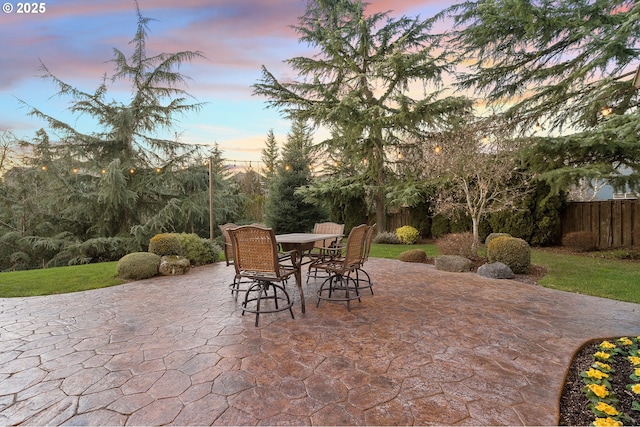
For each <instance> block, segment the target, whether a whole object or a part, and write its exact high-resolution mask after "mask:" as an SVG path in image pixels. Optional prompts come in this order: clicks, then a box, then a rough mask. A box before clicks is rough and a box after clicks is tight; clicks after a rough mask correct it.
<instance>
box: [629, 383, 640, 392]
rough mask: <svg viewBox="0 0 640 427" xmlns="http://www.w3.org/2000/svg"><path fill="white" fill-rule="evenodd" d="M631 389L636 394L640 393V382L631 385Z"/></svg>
mask: <svg viewBox="0 0 640 427" xmlns="http://www.w3.org/2000/svg"><path fill="white" fill-rule="evenodd" d="M631 391H632V392H634V393H635V394H640V384H634V385H632V386H631Z"/></svg>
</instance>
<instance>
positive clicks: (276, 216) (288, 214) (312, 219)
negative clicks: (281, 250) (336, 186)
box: [265, 121, 327, 233]
mask: <svg viewBox="0 0 640 427" xmlns="http://www.w3.org/2000/svg"><path fill="white" fill-rule="evenodd" d="M310 149H311V134H310V132H309V130H308V129H307V127H306V126H304V125H303V124H302V123H301V122H300V121H294V123H293V126H292V128H291V132H290V133H289V135H288V137H287V142H286V143H285V144H284V146H283V147H282V159H281V160H280V163H279V165H278V169H277V174H276V175H275V176H274V177H273V180H272V182H271V188H270V191H269V197H268V199H267V203H266V206H265V221H266V223H267V225H268V226H269V227H272V228H273V229H274V230H275V231H276V232H277V233H296V232H309V231H311V230H313V226H314V224H315V223H316V222H321V221H323V220H325V219H326V217H327V215H326V213H325V212H324V210H323V209H322V208H321V207H320V206H319V205H317V204H315V203H311V202H309V201H306V200H305V197H304V196H303V195H301V194H299V193H298V192H297V191H296V190H298V189H299V188H301V187H305V186H308V185H309V184H310V183H311V169H310V167H309V166H310V164H311V160H310Z"/></svg>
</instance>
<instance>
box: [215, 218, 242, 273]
mask: <svg viewBox="0 0 640 427" xmlns="http://www.w3.org/2000/svg"><path fill="white" fill-rule="evenodd" d="M236 227H238V226H237V225H236V224H234V223H232V222H228V223H226V224H223V225H219V226H218V228H219V229H220V232H221V233H222V237H223V238H224V248H223V250H224V259H225V261H226V262H227V266H229V265H231V264H233V246H232V244H231V236H230V235H229V229H230V228H236Z"/></svg>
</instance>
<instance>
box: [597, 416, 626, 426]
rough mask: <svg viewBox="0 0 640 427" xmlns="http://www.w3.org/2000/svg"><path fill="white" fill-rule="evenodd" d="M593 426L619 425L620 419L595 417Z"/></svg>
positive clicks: (620, 423)
mask: <svg viewBox="0 0 640 427" xmlns="http://www.w3.org/2000/svg"><path fill="white" fill-rule="evenodd" d="M593 425H594V426H621V425H623V424H622V421H618V420H614V419H613V418H611V417H607V418H596V420H595V421H594V422H593Z"/></svg>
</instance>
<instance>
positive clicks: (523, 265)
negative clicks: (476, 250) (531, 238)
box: [487, 236, 531, 274]
mask: <svg viewBox="0 0 640 427" xmlns="http://www.w3.org/2000/svg"><path fill="white" fill-rule="evenodd" d="M487 258H488V260H489V263H494V262H501V263H503V264H506V265H508V266H509V268H511V271H513V272H514V273H516V274H524V273H526V272H527V271H529V266H530V265H531V248H530V247H529V244H528V243H527V242H526V241H525V240H523V239H518V238H517V237H511V236H500V237H496V238H495V239H491V241H490V242H489V244H488V245H487Z"/></svg>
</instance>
